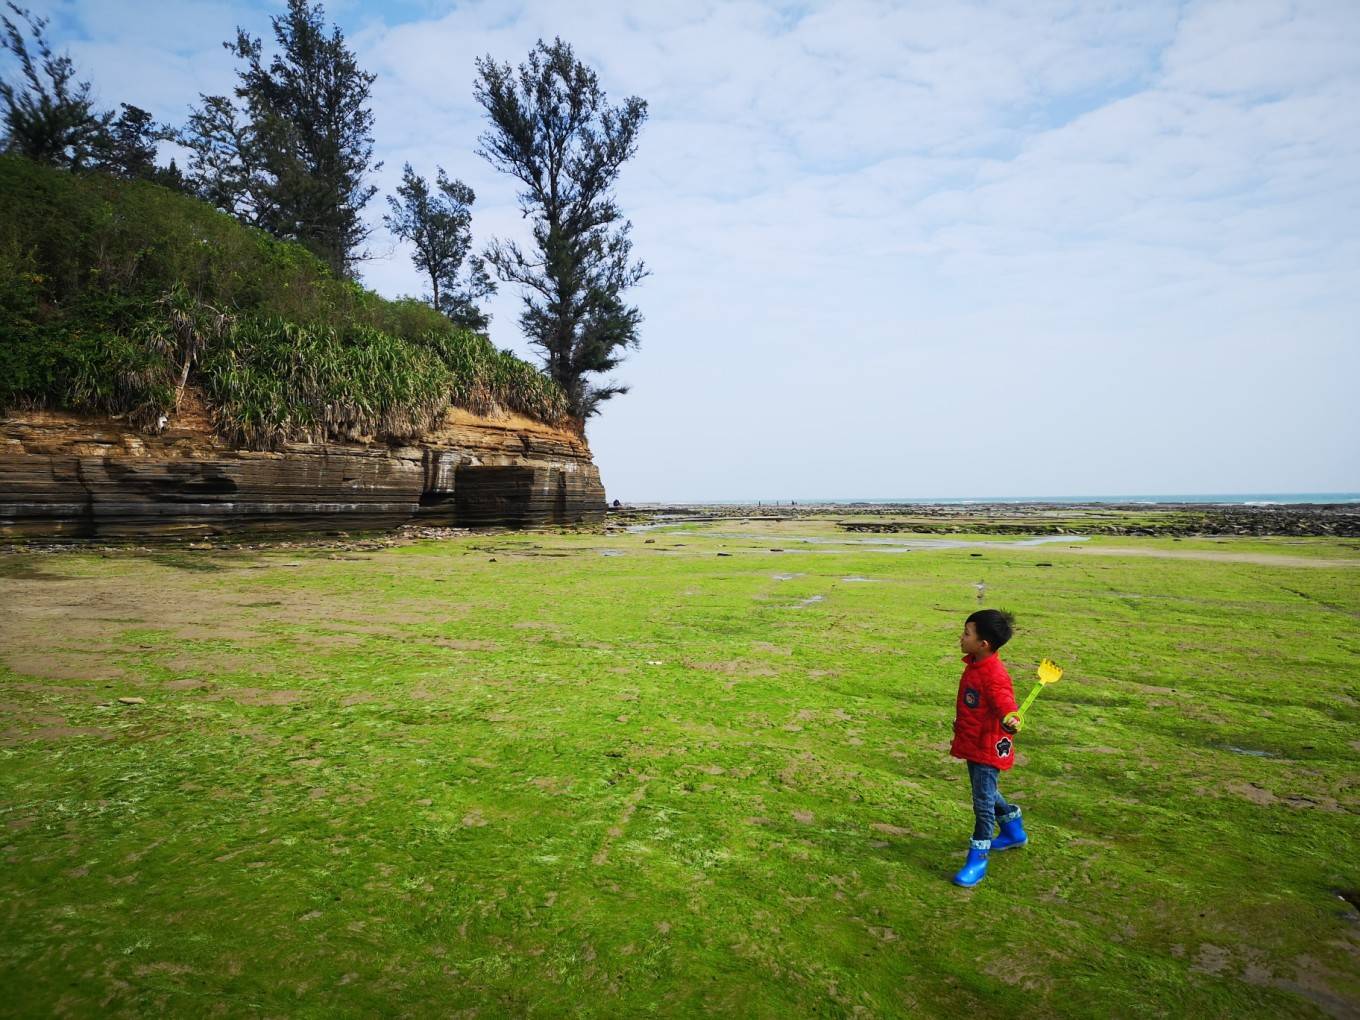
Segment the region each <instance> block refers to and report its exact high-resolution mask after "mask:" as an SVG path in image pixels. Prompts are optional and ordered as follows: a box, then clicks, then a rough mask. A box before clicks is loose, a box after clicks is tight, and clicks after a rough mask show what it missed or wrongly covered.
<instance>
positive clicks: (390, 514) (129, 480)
mask: <svg viewBox="0 0 1360 1020" xmlns="http://www.w3.org/2000/svg"><path fill="white" fill-rule="evenodd" d="M604 502H605V497H604V488H603V486H601V484H600V476H599V472H598V471H597V470H596V468H595V465H594V463H593V462H592V461H591V456H590V448H589V447H588V446H587V445H586V443H585V441H584V439H582V438H581V437H580V436H578V435H577V434H575V433H574V432H571V431H569V430H564V429H558V428H553V427H551V426H548V425H544V424H542V423H541V422H537V421H534V420H532V419H529V418H525V417H522V416H519V415H507V416H505V417H503V418H496V419H490V418H480V417H477V416H475V415H472V414H469V413H467V412H465V411H461V410H458V409H454V410H451V411H450V412H449V413H448V415H447V416H446V417H445V420H444V422H443V423H442V425H441V427H440V428H439V429H438V430H437V431H436V432H434V433H433V434H431V435H429V436H427V437H426V439H425V441H423V442H422V443H420V444H419V445H415V446H388V445H385V444H378V443H371V442H365V441H363V440H362V439H357V440H356V441H354V442H345V443H336V442H330V443H296V444H290V445H288V446H286V447H284V448H283V449H282V450H279V451H271V452H258V451H252V450H239V449H235V448H233V447H231V446H229V445H227V444H226V443H224V442H223V441H222V440H220V439H219V438H217V437H216V436H215V435H214V433H213V432H212V429H211V424H210V421H209V419H208V416H207V414H206V413H205V412H204V410H203V409H202V406H201V404H199V403H198V402H197V401H195V400H193V399H192V398H190V399H188V400H186V401H185V404H184V405H183V406H182V409H181V413H179V414H177V415H176V416H175V417H174V418H173V419H172V420H171V421H170V422H169V423H168V426H167V428H166V429H165V430H164V431H162V432H161V433H159V434H157V435H148V434H145V433H142V432H139V431H137V430H136V429H133V428H130V427H127V426H125V425H123V424H121V423H120V422H118V421H115V420H110V419H107V418H88V417H81V416H77V415H71V414H65V413H60V412H49V411H30V412H14V413H12V414H11V415H10V416H8V417H4V418H0V537H5V538H21V539H54V538H56V539H109V540H117V539H129V538H147V537H155V536H160V537H180V536H183V537H192V536H201V535H211V534H223V533H231V532H262V531H264V532H268V531H274V532H302V531H365V530H381V529H388V528H394V527H397V526H399V525H402V524H405V523H408V522H410V521H418V522H420V523H425V524H430V525H433V526H444V527H488V526H507V527H526V526H534V525H542V524H560V523H579V522H583V521H591V520H598V519H599V517H600V515H601V514H602V513H603V511H604Z"/></svg>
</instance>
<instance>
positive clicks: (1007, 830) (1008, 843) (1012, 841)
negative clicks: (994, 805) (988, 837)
mask: <svg viewBox="0 0 1360 1020" xmlns="http://www.w3.org/2000/svg"><path fill="white" fill-rule="evenodd" d="M1028 842H1029V836H1028V834H1027V833H1026V832H1025V823H1024V822H1022V821H1021V820H1020V809H1019V808H1016V809H1015V813H1014V814H1013V815H1007V816H1006V817H1005V818H1002V819H1001V832H1000V834H999V835H997V836H996V837H995V838H994V839H993V840H992V849H993V850H1009V849H1011V848H1012V847H1017V846H1024V845H1025V844H1026V843H1028Z"/></svg>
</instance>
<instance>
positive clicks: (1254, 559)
mask: <svg viewBox="0 0 1360 1020" xmlns="http://www.w3.org/2000/svg"><path fill="white" fill-rule="evenodd" d="M1057 551H1058V552H1059V553H1062V554H1064V555H1066V554H1070V553H1077V554H1079V555H1082V556H1142V557H1150V558H1152V559H1167V560H1210V561H1212V562H1215V563H1253V564H1256V565H1257V566H1261V567H1360V560H1337V559H1322V558H1320V557H1312V556H1283V555H1279V554H1276V553H1251V552H1213V551H1211V550H1208V549H1203V550H1201V549H1127V548H1118V547H1115V546H1104V545H1081V546H1069V547H1068V548H1066V549H1060V550H1057Z"/></svg>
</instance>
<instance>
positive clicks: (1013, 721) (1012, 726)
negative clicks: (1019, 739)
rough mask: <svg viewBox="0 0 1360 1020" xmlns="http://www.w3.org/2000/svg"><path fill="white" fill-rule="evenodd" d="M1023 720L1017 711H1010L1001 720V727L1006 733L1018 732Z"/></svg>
mask: <svg viewBox="0 0 1360 1020" xmlns="http://www.w3.org/2000/svg"><path fill="white" fill-rule="evenodd" d="M1023 724H1024V720H1023V719H1021V718H1020V713H1019V712H1012V713H1011V714H1010V715H1008V716H1006V718H1004V719H1002V720H1001V728H1002V729H1003V730H1005V731H1006V732H1007V733H1019V732H1020V727H1021V726H1022V725H1023Z"/></svg>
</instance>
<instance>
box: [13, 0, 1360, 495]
mask: <svg viewBox="0 0 1360 1020" xmlns="http://www.w3.org/2000/svg"><path fill="white" fill-rule="evenodd" d="M30 6H31V8H32V9H33V10H34V12H35V13H39V14H43V15H47V16H49V17H50V18H51V26H50V29H49V36H50V38H51V39H52V41H53V42H54V43H55V44H56V45H57V48H58V49H65V50H66V51H68V52H69V53H70V55H71V56H72V57H73V58H74V59H75V61H76V63H77V65H78V67H79V68H80V71H81V74H82V76H83V77H87V78H89V79H90V80H91V81H92V82H93V84H94V87H95V90H96V92H97V94H98V96H99V98H100V100H101V102H102V103H103V104H104V105H106V106H110V107H112V106H116V104H117V103H119V102H131V103H135V104H137V105H139V106H142V107H144V108H146V109H148V110H150V111H151V112H152V113H153V114H154V115H155V116H157V117H158V118H159V119H161V120H164V121H168V122H172V123H176V124H180V123H183V121H184V119H185V117H186V115H187V111H188V109H189V107H190V105H191V104H193V103H194V102H196V100H197V96H198V95H199V94H200V93H208V94H223V93H227V92H228V91H229V90H230V88H231V87H232V84H233V81H234V73H235V66H236V65H235V62H234V60H233V58H232V57H231V56H230V55H229V54H228V53H226V52H225V51H224V50H223V49H222V47H221V43H222V41H223V40H225V39H227V38H229V37H232V36H234V33H235V29H236V27H237V26H238V25H239V26H240V27H242V28H245V29H246V30H247V31H249V32H251V33H252V34H254V35H259V36H264V37H266V38H269V37H270V35H271V33H270V24H269V19H270V17H271V16H272V15H276V14H277V13H279V11H280V10H281V9H282V7H283V3H282V2H281V0H280V2H278V3H274V2H267V0H265V2H240V0H233V2H226V0H184V2H179V3H171V4H146V3H142V2H127V3H125V2H122V0H64V2H56V3H53V2H44V0H36V2H33V3H31V4H30ZM326 12H327V15H328V16H329V18H330V19H331V20H333V21H334V22H335V23H336V24H338V25H339V26H340V27H341V29H342V30H343V32H344V33H345V35H346V37H347V39H348V40H349V43H350V44H351V46H352V47H353V49H354V50H355V52H356V54H357V55H358V59H359V63H360V65H361V66H362V67H364V68H365V69H366V70H368V71H371V72H373V73H374V74H376V75H377V80H376V82H375V84H374V86H373V111H374V114H375V117H376V125H375V142H376V149H377V156H378V158H379V159H381V160H382V161H383V162H384V166H383V167H382V169H381V170H380V171H378V172H377V173H376V174H375V175H374V182H375V183H376V184H377V185H378V186H379V188H380V192H379V197H378V198H376V199H375V200H374V201H373V202H372V203H371V204H370V206H369V207H368V210H367V212H368V214H369V216H370V218H371V220H372V221H373V222H374V224H375V225H376V226H377V230H376V231H375V232H374V234H373V236H372V238H371V239H370V247H371V249H372V251H373V254H374V256H375V257H374V258H373V259H371V260H370V261H368V262H367V263H365V265H364V267H363V278H364V282H365V283H366V285H368V286H370V287H372V288H374V289H375V290H377V291H378V292H380V293H382V294H384V295H387V296H389V297H395V296H398V295H402V294H414V295H418V294H421V293H422V291H423V284H422V280H421V277H420V274H419V273H417V272H416V270H415V269H414V268H413V267H412V265H411V263H410V259H409V250H408V249H406V248H405V247H404V246H403V245H401V244H400V243H398V242H396V241H395V240H394V239H393V238H391V237H390V236H388V235H387V234H386V232H385V231H384V230H383V229H382V226H381V216H382V213H383V212H384V211H385V203H384V202H383V200H382V197H381V196H382V195H385V194H388V193H391V192H393V191H394V190H395V187H396V184H397V182H398V180H399V179H400V174H401V167H402V164H403V163H406V162H410V163H411V164H412V165H413V166H414V167H415V169H416V170H417V171H418V172H419V173H422V174H423V175H425V176H428V177H431V178H432V177H433V176H434V172H435V167H436V165H438V166H442V167H443V168H444V169H445V170H446V171H447V172H448V173H449V175H450V176H452V177H457V178H460V179H462V180H463V181H465V182H466V183H468V184H469V185H471V186H472V187H473V189H474V190H475V191H476V194H477V201H476V204H475V206H474V211H473V232H474V236H475V238H476V242H477V244H478V245H479V246H480V245H483V244H485V242H486V241H488V240H489V239H490V238H492V237H501V238H518V239H521V240H522V239H524V238H526V237H527V230H526V228H525V224H524V221H523V220H522V219H521V217H520V215H519V213H518V210H517V206H516V203H515V195H516V188H515V184H514V182H513V181H512V180H511V179H509V178H508V177H505V176H503V175H500V174H497V173H496V172H494V171H493V170H492V169H491V168H490V167H489V166H488V165H487V164H486V163H485V162H484V161H482V160H481V159H479V158H478V157H477V156H476V155H475V149H476V148H477V139H478V136H479V134H481V133H482V132H483V131H485V130H486V126H487V125H486V122H485V118H484V115H483V112H482V110H481V108H480V107H478V106H477V104H476V103H475V101H474V100H473V94H472V85H473V80H474V78H475V76H476V71H475V68H474V64H473V62H474V59H475V58H477V57H479V56H486V55H490V56H492V57H493V58H494V59H495V60H497V61H498V62H501V63H511V64H518V63H520V62H521V61H523V60H524V59H525V57H526V55H527V54H528V52H529V50H530V49H531V48H532V46H533V45H534V43H535V41H536V40H538V39H540V38H544V39H548V40H551V39H552V38H553V37H554V36H560V37H561V38H562V39H564V40H565V41H567V42H569V43H570V44H571V45H572V46H573V47H574V49H575V51H576V53H577V56H578V57H579V58H580V59H582V60H583V61H585V62H586V63H588V64H590V65H591V66H592V67H593V68H595V70H596V71H597V72H598V74H599V78H600V84H601V86H602V88H603V89H604V90H605V92H606V93H607V94H608V96H609V98H610V100H611V101H612V102H616V103H617V102H621V101H622V100H623V99H624V98H625V97H627V96H630V95H636V96H640V97H641V98H643V99H645V100H646V101H647V103H648V110H649V119H648V121H647V123H646V125H645V127H644V128H643V131H642V134H641V138H640V143H639V150H638V153H637V156H636V157H635V158H634V159H633V160H631V161H630V162H629V163H627V164H626V165H625V166H624V168H623V172H622V175H621V177H620V181H619V184H618V188H617V197H618V202H619V204H620V206H621V207H622V209H623V210H624V212H625V213H626V215H627V216H628V218H629V219H630V220H631V222H632V224H633V241H634V252H635V254H636V255H638V256H639V257H640V258H642V260H643V261H645V262H646V264H647V266H648V267H649V269H650V270H651V275H650V276H649V277H648V279H646V280H645V281H644V282H643V284H642V285H641V286H640V287H638V288H637V289H636V290H634V291H632V292H630V296H631V299H632V300H633V301H634V302H635V303H636V304H637V305H638V307H639V308H640V309H641V311H642V313H643V316H644V322H643V325H642V328H641V334H640V336H641V345H640V347H639V349H638V350H636V351H634V352H632V353H630V355H629V357H628V360H627V361H626V362H625V363H624V364H623V365H622V366H621V367H620V368H619V369H618V370H617V371H616V373H615V376H614V377H615V379H616V380H617V381H620V382H623V383H625V384H627V385H629V386H630V387H631V392H629V393H628V394H627V395H625V396H621V397H617V398H615V399H613V400H611V401H609V402H607V403H606V404H604V405H603V409H602V413H601V414H600V415H599V416H598V417H597V418H594V419H592V421H591V422H590V425H589V431H588V435H589V439H590V443H591V447H592V450H593V451H594V455H595V460H596V463H597V464H598V466H599V468H600V471H601V474H602V477H603V480H604V483H605V486H606V489H607V491H608V494H609V497H610V498H611V499H613V498H616V497H617V498H620V499H622V500H623V501H624V502H644V501H686V500H688V501H698V500H747V499H749V500H756V499H761V500H781V499H782V500H790V499H793V500H812V499H818V498H846V499H851V498H930V497H968V496H977V497H981V496H1017V497H1018V496H1031V495H1033V496H1039V495H1070V496H1076V495H1120V494H1140V493H1239V492H1252V493H1262V492H1356V491H1360V401H1357V400H1356V398H1355V396H1354V395H1353V389H1354V386H1355V382H1356V380H1357V379H1360V56H1357V54H1360V3H1356V2H1355V0H1332V2H1329V0H1317V2H1285V0H1279V2H1276V0H1260V2H1257V0H1230V2H1223V3H1197V2H1192V3H1173V2H1166V3H1162V2H1159V0H1126V2H1115V0H1110V2H1105V0H1067V2H1050V0H1017V2H996V3H991V2H980V3H966V2H958V0H947V2H940V3H930V2H922V3H905V2H904V3H874V2H851V0H844V2H841V0H837V2H829V3H811V2H801V3H784V4H780V3H759V2H731V3H724V2H710V0H683V2H669V0H660V2H648V3H646V4H636V3H632V2H626V0H624V2H613V0H600V2H591V3H578V2H572V0H519V2H512V3H496V2H471V3H458V4H448V3H434V2H426V0H389V2H385V3H360V2H355V0H344V2H340V0H336V2H332V3H329V4H327V5H326ZM490 307H491V311H492V314H493V320H492V324H491V338H492V340H493V342H495V343H496V345H497V346H500V347H508V348H511V349H514V350H515V351H516V352H517V353H519V354H521V355H522V356H525V357H528V358H531V359H533V358H534V357H535V356H534V354H533V352H532V350H531V349H530V348H529V347H528V346H527V345H526V344H525V342H524V339H523V336H522V335H521V333H520V331H519V328H518V324H517V318H518V313H519V308H520V298H519V294H518V292H517V290H515V289H514V288H513V287H511V286H509V285H504V286H502V288H501V292H500V293H499V294H498V295H497V297H496V298H495V299H494V300H493V301H492V302H491V305H490Z"/></svg>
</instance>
